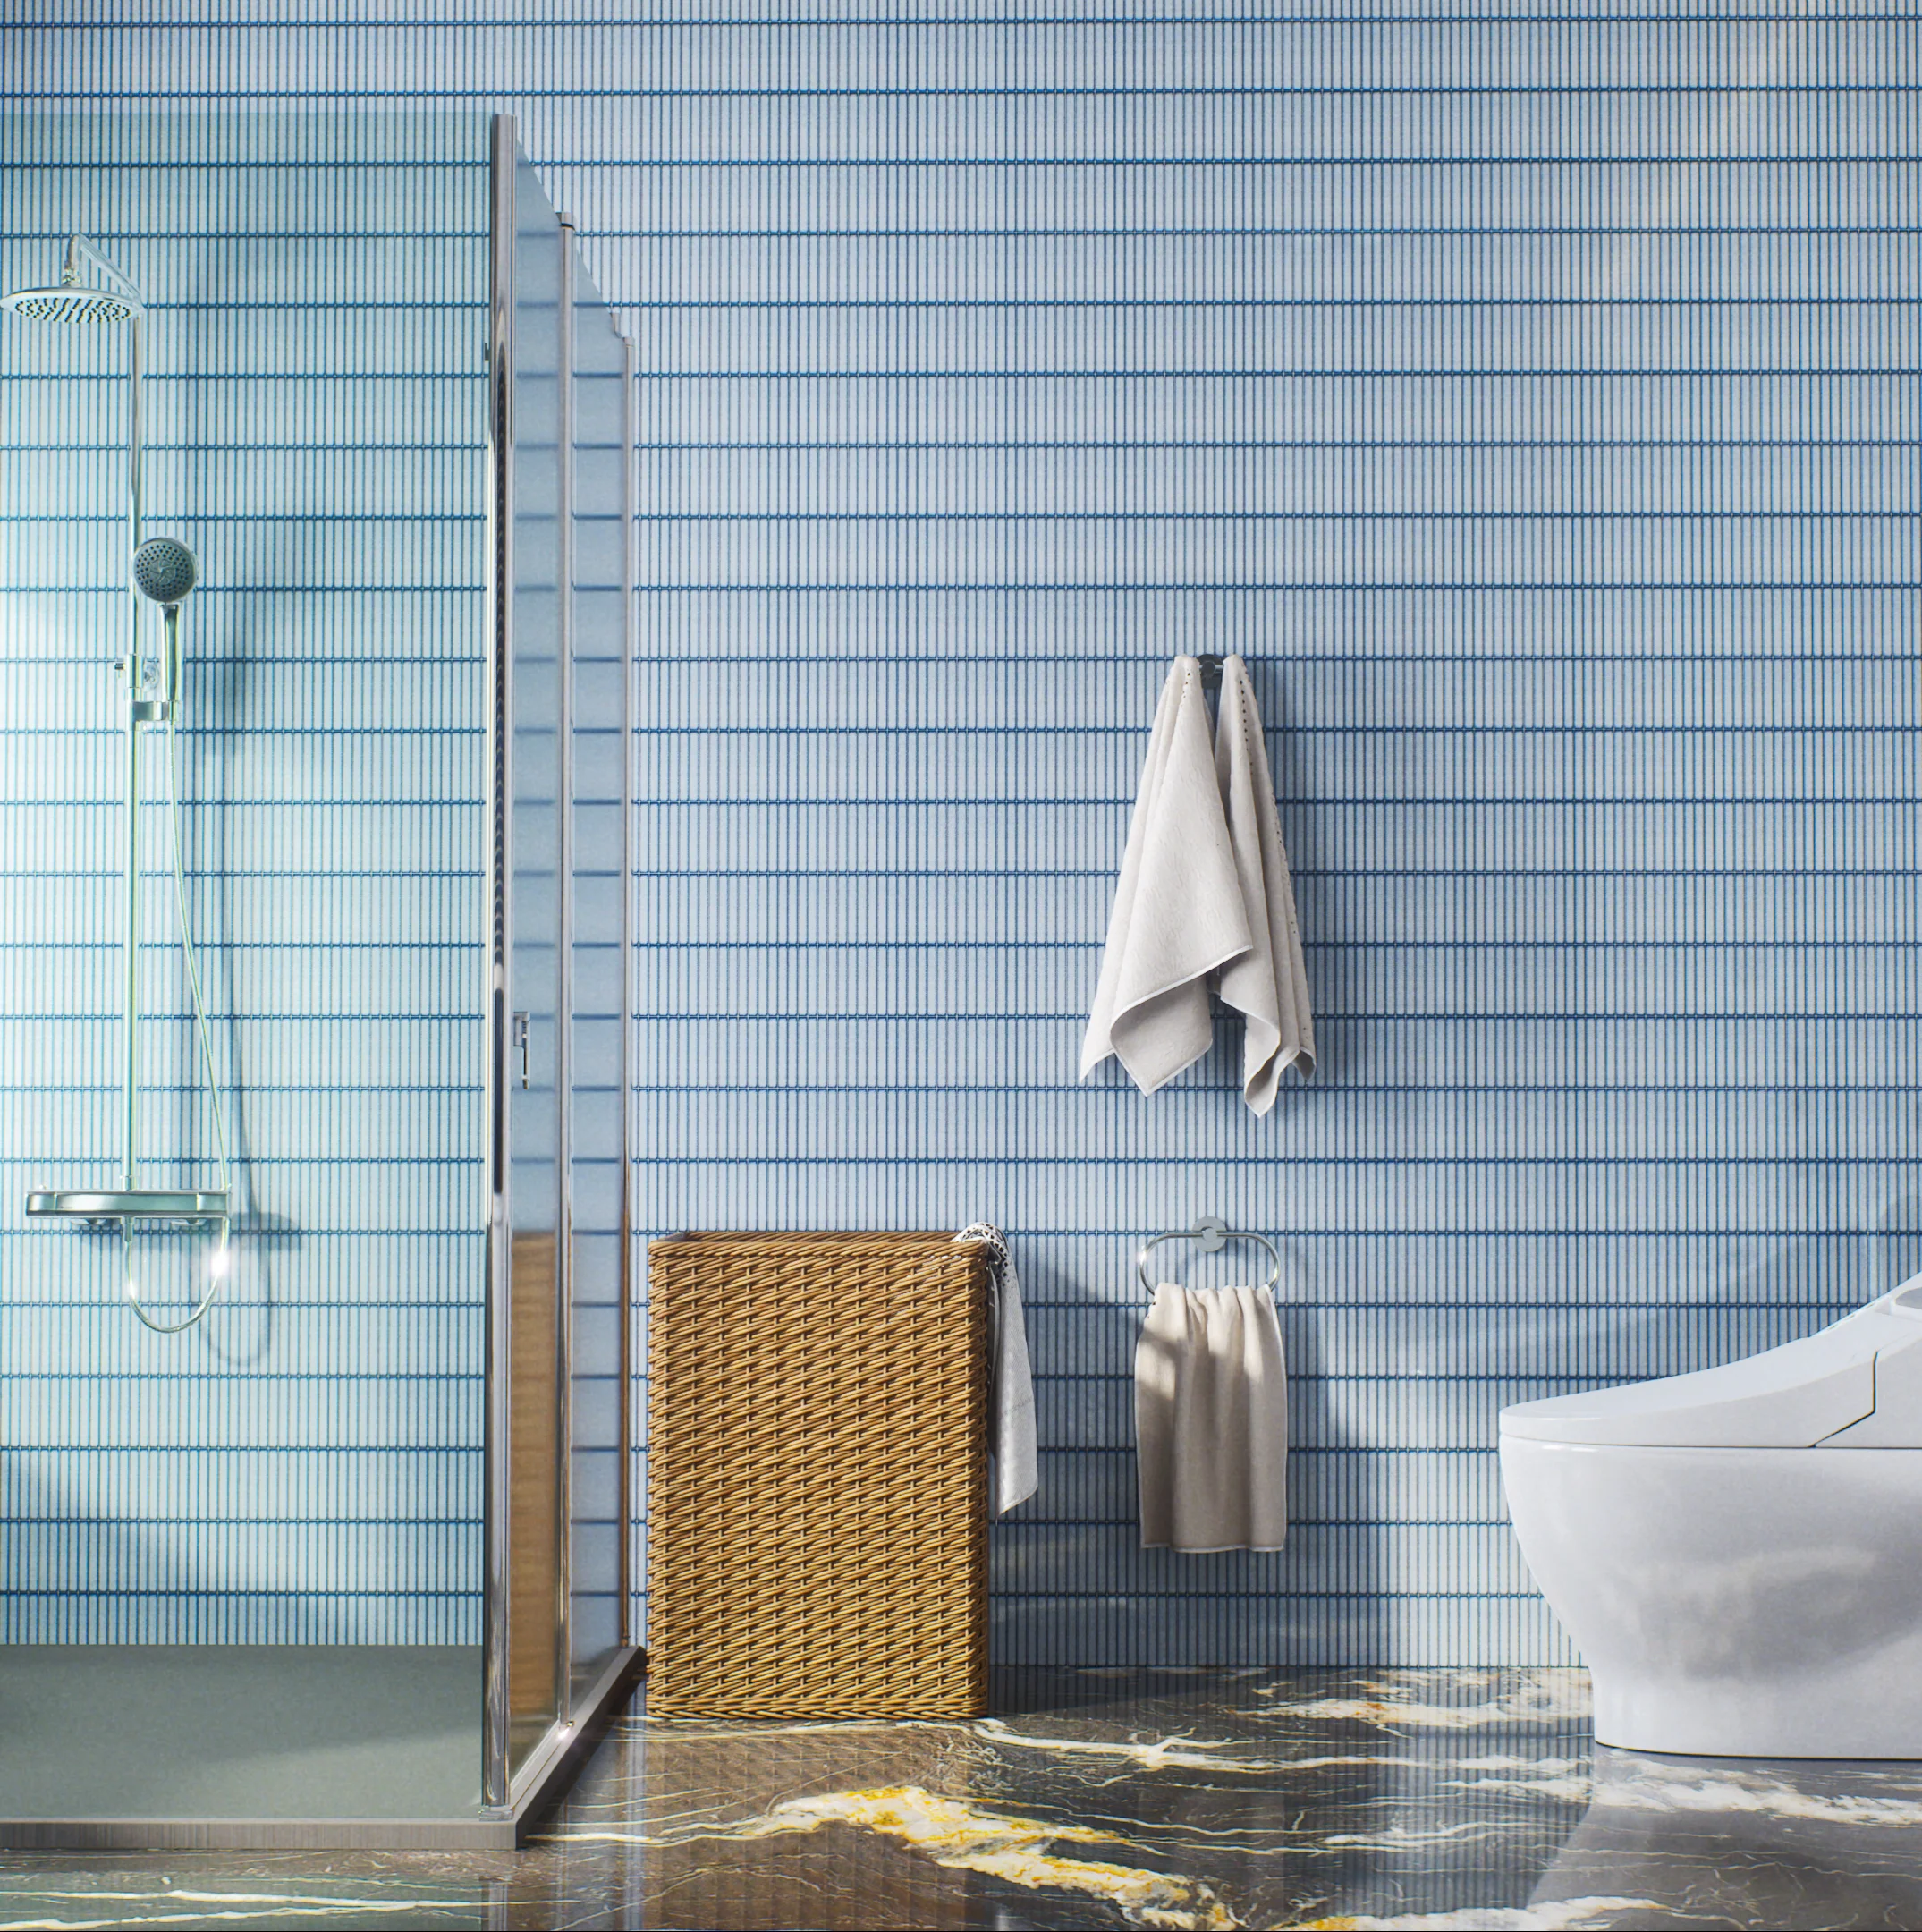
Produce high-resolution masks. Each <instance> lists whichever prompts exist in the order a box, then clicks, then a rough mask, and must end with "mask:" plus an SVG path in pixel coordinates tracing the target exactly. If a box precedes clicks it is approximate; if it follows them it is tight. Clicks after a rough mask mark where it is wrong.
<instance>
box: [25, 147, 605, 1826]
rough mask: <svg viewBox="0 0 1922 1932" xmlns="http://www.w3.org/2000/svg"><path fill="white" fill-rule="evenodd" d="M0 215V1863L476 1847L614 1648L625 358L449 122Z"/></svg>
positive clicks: (551, 219)
mask: <svg viewBox="0 0 1922 1932" xmlns="http://www.w3.org/2000/svg"><path fill="white" fill-rule="evenodd" d="M0 186H4V191H5V201H4V205H5V207H6V208H7V209H8V211H9V219H8V220H7V222H6V224H5V226H4V232H0V250H4V262H0V280H4V285H5V289H6V290H7V291H23V292H26V293H27V294H29V295H31V296H32V297H33V298H34V299H33V300H30V301H28V300H22V301H19V302H17V303H11V304H9V305H8V308H7V311H6V312H4V313H0V411H4V413H0V487H4V495H0V659H4V671H5V674H6V676H7V677H8V679H9V680H10V681H11V682H12V685H13V702H12V703H11V704H10V705H9V706H8V707H7V708H5V710H4V712H0V738H4V739H5V740H6V744H5V745H4V747H0V762H4V770H5V771H6V774H7V777H6V781H5V784H4V788H0V908H4V910H0V1037H4V1038H5V1039H6V1040H7V1042H8V1044H9V1055H8V1059H7V1063H6V1066H5V1068H4V1070H0V1090H4V1101H5V1113H4V1119H5V1122H6V1125H5V1127H4V1130H0V1148H4V1159H5V1162H6V1164H7V1165H8V1169H9V1174H8V1182H9V1184H8V1188H7V1191H6V1195H5V1198H4V1200H0V1378H4V1384H5V1387H4V1392H0V1395H4V1407H0V1713H4V1721H0V1845H5V1846H10V1847H31V1846H46V1847H54V1846H65V1847H86V1846H93V1847H133V1846H157V1847H167V1846H181V1847H187V1846H201V1847H214V1846H259V1847H274V1846H369V1847H378V1846H391V1847H395V1848H402V1847H409V1846H445V1847H449V1848H453V1847H475V1848H478V1847H487V1846H506V1845H511V1844H512V1843H514V1842H515V1839H516V1836H517V1835H518V1833H519V1832H520V1830H521V1828H522V1827H523V1826H525V1824H526V1822H527V1821H528V1820H529V1818H531V1817H533V1816H535V1815H537V1814H538V1811H539V1809H541V1808H542V1806H543V1805H544V1804H545V1803H546V1801H548V1800H549V1799H550V1798H552V1797H553V1796H554V1795H555V1793H557V1792H559V1791H560V1790H561V1789H563V1788H564V1785H565V1784H566V1783H567V1782H568V1781H569V1779H570V1778H571V1777H572V1775H573V1773H574V1771H575V1770H577V1769H578V1767H579V1765H580V1761H581V1759H582V1757H583V1755H584V1752H585V1750H587V1748H588V1746H589V1745H590V1744H591V1743H592V1741H594V1739H595V1738H596V1736H597V1733H598V1730H599V1728H600V1727H601V1725H602V1723H603V1720H604V1719H605V1716H606V1715H607V1714H608V1713H609V1712H611V1711H613V1710H614V1709H616V1708H618V1707H619V1705H620V1703H621V1702H622V1699H624V1698H625V1696H626V1694H627V1692H628V1691H629V1689H630V1687H631V1683H632V1681H633V1679H634V1676H635V1674H636V1672H637V1669H638V1666H639V1651H638V1649H637V1648H635V1646H634V1644H633V1642H632V1640H631V1608H630V1606H631V1598H632V1594H633V1593H632V1589H631V1578H630V1576H629V1574H628V1562H629V1556H628V1549H629V1538H628V1525H629V1522H630V1520H631V1514H632V1510H631V1497H630V1495H629V1469H630V1462H631V1456H630V1441H631V1403H630V1388H631V1359H632V1351H631V1341H630V1317H629V1310H630V1305H631V1299H632V1297H631V1286H630V1278H631V1251H632V1248H633V1241H632V1238H631V1228H630V1209H629V1201H630V1195H631V1175H630V1166H629V1147H630V1135H629V1131H628V1101H627V1087H626V1081H625V1078H624V1069H625V1068H626V1067H627V1065H628V1064H629V1060H630V1055H629V1051H628V1044H629V1033H628V1028H629V1021H628V1012H629V1008H630V1005H631V1001H630V999H629V997H628V992H627V988H628V985H629V979H630V973H629V960H630V949H631V940H630V934H631V919H630V910H629V909H630V901H631V877H632V870H631V862H630V852H631V844H630V841H631V809H632V807H631V801H632V795H633V794H632V787H631V783H630V780H629V772H630V769H631V744H632V741H633V709H632V691H633V683H634V680H633V674H632V673H633V664H634V645H633V634H632V623H633V610H634V604H635V599H634V594H633V577H632V563H631V549H632V546H631V532H632V527H633V513H634V485H633V450H634V419H633V411H634V402H633V397H634V364H633V354H632V348H631V343H628V342H627V341H626V340H625V339H623V337H622V335H621V334H620V333H619V331H618V329H617V327H616V326H615V323H614V317H613V313H612V311H611V310H610V309H609V308H608V307H607V305H606V303H605V301H604V300H603V299H602V297H601V295H600V293H599V292H598V291H597V289H596V287H595V285H594V284H593V281H592V278H591V276H590V275H589V272H588V267H587V265H586V263H585V261H584V259H583V258H582V255H581V252H580V249H579V247H578V246H577V244H576V241H575V237H574V233H573V230H572V226H571V225H570V224H569V223H568V222H567V220H566V219H565V217H564V216H560V215H558V214H557V213H556V211H555V208H553V206H552V205H551V204H550V203H549V201H548V199H547V198H546V194H545V193H544V191H543V189H542V186H541V183H540V181H539V178H538V174H537V173H536V171H535V169H534V168H533V167H532V166H531V165H530V164H529V161H528V159H527V157H525V155H523V154H522V153H521V151H520V148H519V146H518V143H517V141H516V139H515V132H514V128H513V125H512V122H511V120H509V119H507V118H506V117H504V116H492V117H490V116H487V115H484V114H445V113H424V114H385V113H369V114H360V113H321V114H314V113H293V114H262V113H235V114H201V113H196V114H150V113H145V112H140V113H131V112H130V113H86V114H6V115H0ZM76 237H78V238H80V240H79V242H75V240H74V238H76ZM56 276H58V277H60V278H61V279H60V280H59V281H58V282H56V279H55V278H56ZM109 298H111V299H109ZM82 310H84V311H85V313H84V314H81V313H80V311H82ZM69 311H73V313H71V314H70V313H69ZM75 324H78V325H79V326H69V325H75ZM156 538H165V539H168V540H169V542H168V543H166V544H163V545H161V546H160V547H159V548H158V549H157V551H154V552H153V554H152V555H151V556H149V557H148V560H147V561H148V564H149V565H153V563H154V558H155V557H157V558H158V561H159V565H163V566H165V567H166V569H169V570H171V571H172V572H173V574H172V575H171V576H169V575H167V574H165V570H163V571H162V572H161V574H160V575H158V576H155V575H154V573H153V570H152V569H151V568H150V569H149V571H148V576H149V579H150V582H149V588H148V596H147V597H146V598H145V599H144V600H143V599H142V598H141V597H140V596H139V595H138V594H137V593H136V592H135V591H133V590H131V589H130V586H129V567H130V562H131V552H132V549H133V547H137V546H139V545H140V543H142V542H143V541H144V542H147V543H148V544H149V546H151V545H152V544H153V543H154V541H155V539H156ZM188 552H191V558H190V559H189V561H188V562H186V563H182V561H181V560H182V556H183V555H186V553H188ZM155 585H157V586H158V589H159V591H160V592H162V593H165V597H171V598H172V599H173V601H172V603H171V604H168V603H166V602H165V598H164V597H160V596H157V595H156V593H155V589H154V586H155ZM182 585H185V588H184V589H183V588H182ZM176 635H177V636H178V639H179V650H178V655H177V659H176V655H175V652H174V645H173V640H174V638H175V636H176ZM143 754H144V756H143ZM182 928H185V929H186V930H188V931H191V936H192V939H193V941H194V942H196V943H197V952H196V953H193V954H191V955H190V954H189V953H188V952H187V950H186V948H185V947H184V946H183V945H182ZM191 958H197V960H198V964H199V984H198V985H196V984H195V983H194V978H193V974H192V972H191V970H190V963H189V962H190V959H191ZM203 1008H204V1014H205V1017H204V1020H203V1019H201V1018H200V1017H199V1015H200V1012H201V1009H203ZM9 1203H10V1204H11V1205H8V1204H9ZM223 1219H224V1221H225V1223H226V1224H227V1226H226V1231H225V1233H220V1232H219V1224H220V1222H221V1221H222V1220H223ZM135 1300H137V1301H138V1303H139V1306H138V1307H137V1308H136V1307H134V1306H131V1305H130V1302H131V1301H135ZM202 1302H205V1303H206V1311H205V1313H204V1314H203V1315H201V1316H200V1318H199V1319H197V1320H195V1319H191V1317H192V1315H193V1311H194V1309H196V1308H197V1307H199V1305H200V1304H201V1303H202ZM176 1323H179V1324H183V1325H182V1326H178V1327H177V1328H175V1327H174V1325H175V1324H176ZM170 1330H172V1331H173V1332H168V1331H170Z"/></svg>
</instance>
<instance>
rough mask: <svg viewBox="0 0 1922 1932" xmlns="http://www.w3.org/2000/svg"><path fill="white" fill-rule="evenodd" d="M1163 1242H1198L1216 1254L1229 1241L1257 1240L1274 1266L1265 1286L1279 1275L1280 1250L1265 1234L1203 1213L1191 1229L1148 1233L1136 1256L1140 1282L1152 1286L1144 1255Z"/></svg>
mask: <svg viewBox="0 0 1922 1932" xmlns="http://www.w3.org/2000/svg"><path fill="white" fill-rule="evenodd" d="M1164 1241H1199V1242H1200V1243H1201V1247H1202V1250H1203V1252H1204V1253H1207V1254H1218V1253H1219V1252H1220V1251H1221V1250H1222V1249H1223V1248H1224V1247H1225V1246H1226V1245H1227V1244H1228V1243H1229V1242H1230V1241H1259V1242H1260V1243H1261V1245H1262V1246H1263V1247H1264V1248H1266V1250H1268V1255H1269V1258H1271V1259H1272V1260H1273V1261H1274V1269H1273V1271H1272V1272H1271V1273H1270V1275H1269V1276H1268V1278H1267V1280H1266V1281H1265V1282H1264V1283H1262V1284H1261V1285H1262V1286H1263V1287H1264V1288H1272V1287H1274V1284H1275V1283H1276V1282H1278V1281H1280V1280H1281V1278H1282V1251H1281V1250H1280V1249H1279V1248H1277V1247H1276V1246H1275V1245H1274V1242H1273V1241H1270V1240H1269V1239H1268V1237H1267V1236H1266V1234H1257V1233H1255V1232H1254V1230H1253V1229H1252V1228H1232V1227H1230V1226H1229V1225H1228V1224H1227V1223H1226V1222H1225V1221H1223V1220H1219V1219H1217V1218H1216V1217H1215V1216H1214V1215H1203V1216H1202V1217H1201V1218H1200V1220H1198V1221H1197V1222H1196V1223H1195V1224H1194V1226H1193V1227H1191V1228H1170V1229H1169V1230H1168V1232H1167V1233H1165V1234H1151V1235H1149V1237H1148V1238H1147V1240H1146V1241H1143V1242H1142V1243H1141V1251H1140V1253H1139V1254H1138V1255H1136V1257H1135V1267H1136V1269H1137V1271H1138V1272H1139V1275H1140V1276H1141V1285H1142V1286H1143V1287H1144V1288H1149V1289H1152V1288H1153V1287H1154V1286H1155V1284H1154V1283H1153V1282H1152V1281H1150V1280H1149V1279H1148V1273H1147V1258H1148V1254H1149V1252H1150V1251H1151V1250H1154V1249H1156V1248H1158V1247H1160V1246H1161V1244H1162V1242H1164Z"/></svg>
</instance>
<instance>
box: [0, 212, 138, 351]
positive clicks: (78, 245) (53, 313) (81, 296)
mask: <svg viewBox="0 0 1922 1932" xmlns="http://www.w3.org/2000/svg"><path fill="white" fill-rule="evenodd" d="M83 255H84V256H85V257H86V258H87V259H88V260H89V261H90V262H91V263H92V264H93V265H94V267H97V269H99V270H100V272H101V273H102V274H103V275H106V278H107V279H108V280H109V281H110V282H112V283H114V284H115V286H114V287H113V288H111V289H100V288H88V287H86V286H85V285H84V284H82V283H81V281H80V257H81V256H83ZM0 309H12V310H13V313H14V314H15V315H18V316H25V317H26V318H27V319H28V320H29V321H30V322H65V323H68V324H69V325H71V326H76V327H81V328H85V327H88V326H90V325H93V324H97V323H104V322H131V321H132V320H133V319H134V318H136V317H138V316H140V315H144V314H145V313H146V311H147V303H146V301H145V299H144V298H143V297H142V296H141V294H140V290H139V289H137V288H135V287H134V285H133V284H132V283H131V281H129V280H128V278H127V277H126V276H125V275H123V274H122V273H121V272H120V270H119V269H117V268H116V267H114V265H113V263H112V262H110V261H109V260H108V259H107V258H106V256H105V255H103V254H102V253H101V252H100V250H98V249H97V248H96V247H95V246H94V245H93V243H92V242H89V240H88V239H87V237H86V236H85V235H80V234H77V235H71V236H69V237H68V240H67V258H66V260H65V262H64V264H63V265H62V267H61V270H60V286H59V287H58V288H23V289H12V290H10V291H9V292H7V293H6V294H4V295H0Z"/></svg>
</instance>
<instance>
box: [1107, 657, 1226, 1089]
mask: <svg viewBox="0 0 1922 1932" xmlns="http://www.w3.org/2000/svg"><path fill="white" fill-rule="evenodd" d="M1250 940H1251V936H1250V934H1249V925H1248V914H1247V912H1246V911H1245V910H1244V909H1243V906H1242V902H1241V885H1240V874H1239V873H1238V871H1237V869H1236V866H1235V858H1234V852H1233V850H1232V847H1231V846H1230V844H1229V840H1228V825H1227V820H1226V818H1225V817H1224V816H1223V811H1222V801H1221V787H1220V784H1218V782H1217V781H1216V778H1215V757H1214V749H1213V746H1212V745H1211V743H1210V733H1209V726H1208V706H1207V698H1206V697H1204V696H1203V695H1202V690H1201V665H1200V662H1199V660H1198V659H1197V658H1193V657H1177V658H1176V659H1175V660H1174V665H1173V669H1171V670H1170V671H1169V673H1168V681H1167V682H1166V683H1165V684H1164V686H1163V687H1162V693H1161V702H1160V704H1159V705H1158V706H1156V711H1155V725H1154V729H1153V731H1152V732H1151V733H1149V736H1148V742H1147V763H1146V764H1145V765H1144V766H1143V767H1142V771H1141V789H1140V792H1139V794H1138V796H1137V797H1136V799H1135V809H1134V817H1133V818H1132V819H1131V820H1130V823H1129V826H1128V850H1127V852H1126V853H1125V855H1124V856H1123V858H1122V876H1121V879H1120V882H1119V883H1118V884H1117V885H1116V886H1115V888H1114V910H1113V913H1112V915H1111V916H1110V918H1109V920H1108V945H1107V951H1106V953H1105V954H1104V955H1103V958H1102V962H1101V983H1100V985H1099V986H1098V987H1096V992H1095V1004H1094V1009H1093V1011H1092V1012H1091V1013H1089V1015H1088V1032H1087V1034H1086V1036H1085V1037H1084V1038H1083V1039H1082V1042H1081V1077H1082V1079H1084V1080H1085V1079H1087V1077H1088V1074H1090V1073H1091V1072H1094V1070H1095V1069H1096V1067H1097V1066H1098V1065H1099V1064H1100V1063H1102V1061H1104V1060H1105V1059H1106V1058H1107V1056H1108V1055H1110V1054H1111V1053H1112V1054H1113V1055H1115V1056H1116V1057H1117V1058H1118V1059H1119V1060H1120V1061H1121V1063H1122V1065H1123V1066H1124V1067H1126V1068H1127V1069H1128V1072H1129V1073H1130V1075H1131V1076H1132V1077H1133V1080H1134V1083H1135V1085H1136V1086H1138V1087H1139V1089H1141V1091H1142V1092H1143V1093H1153V1092H1154V1091H1155V1089H1156V1088H1157V1087H1161V1086H1164V1085H1165V1084H1166V1083H1167V1082H1168V1081H1169V1080H1173V1078H1174V1076H1175V1075H1176V1074H1177V1073H1179V1072H1181V1071H1182V1070H1183V1068H1185V1067H1190V1066H1192V1065H1193V1064H1194V1063H1195V1062H1196V1061H1197V1060H1198V1059H1200V1057H1201V1056H1202V1055H1203V1054H1205V1053H1206V1052H1207V1050H1208V1043H1209V1041H1210V1039H1211V1038H1212V1037H1213V1034H1214V1021H1213V1015H1212V1012H1211V1008H1210V1002H1209V996H1208V975H1209V974H1210V973H1211V972H1213V971H1214V970H1215V968H1216V967H1217V966H1221V965H1223V964H1224V963H1225V962H1228V961H1229V960H1232V959H1234V958H1236V957H1237V956H1239V955H1240V954H1241V953H1246V952H1247V951H1248V950H1249V945H1250Z"/></svg>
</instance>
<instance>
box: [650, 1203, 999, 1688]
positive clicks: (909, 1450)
mask: <svg viewBox="0 0 1922 1932" xmlns="http://www.w3.org/2000/svg"><path fill="white" fill-rule="evenodd" d="M648 1279H649V1289H650V1292H649V1298H648V1712H649V1714H650V1715H652V1716H671V1717H694V1716H700V1717H787V1718H796V1717H966V1716H979V1715H980V1714H981V1713H982V1712H983V1711H985V1710H986V1694H987V1632H986V1609H987V1535H986V1530H987V1520H986V1509H987V1496H986V1456H985V1451H986V1435H987V1426H986V1402H987V1280H986V1255H985V1252H984V1250H982V1249H981V1247H980V1246H979V1245H978V1243H974V1242H969V1243H966V1244H961V1243H957V1242H956V1241H954V1240H953V1237H952V1236H951V1235H947V1234H792V1233H783V1234H685V1235H681V1236H677V1237H675V1238H674V1239H673V1240H668V1241H655V1242H653V1243H651V1244H650V1246H649V1250H648Z"/></svg>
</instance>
